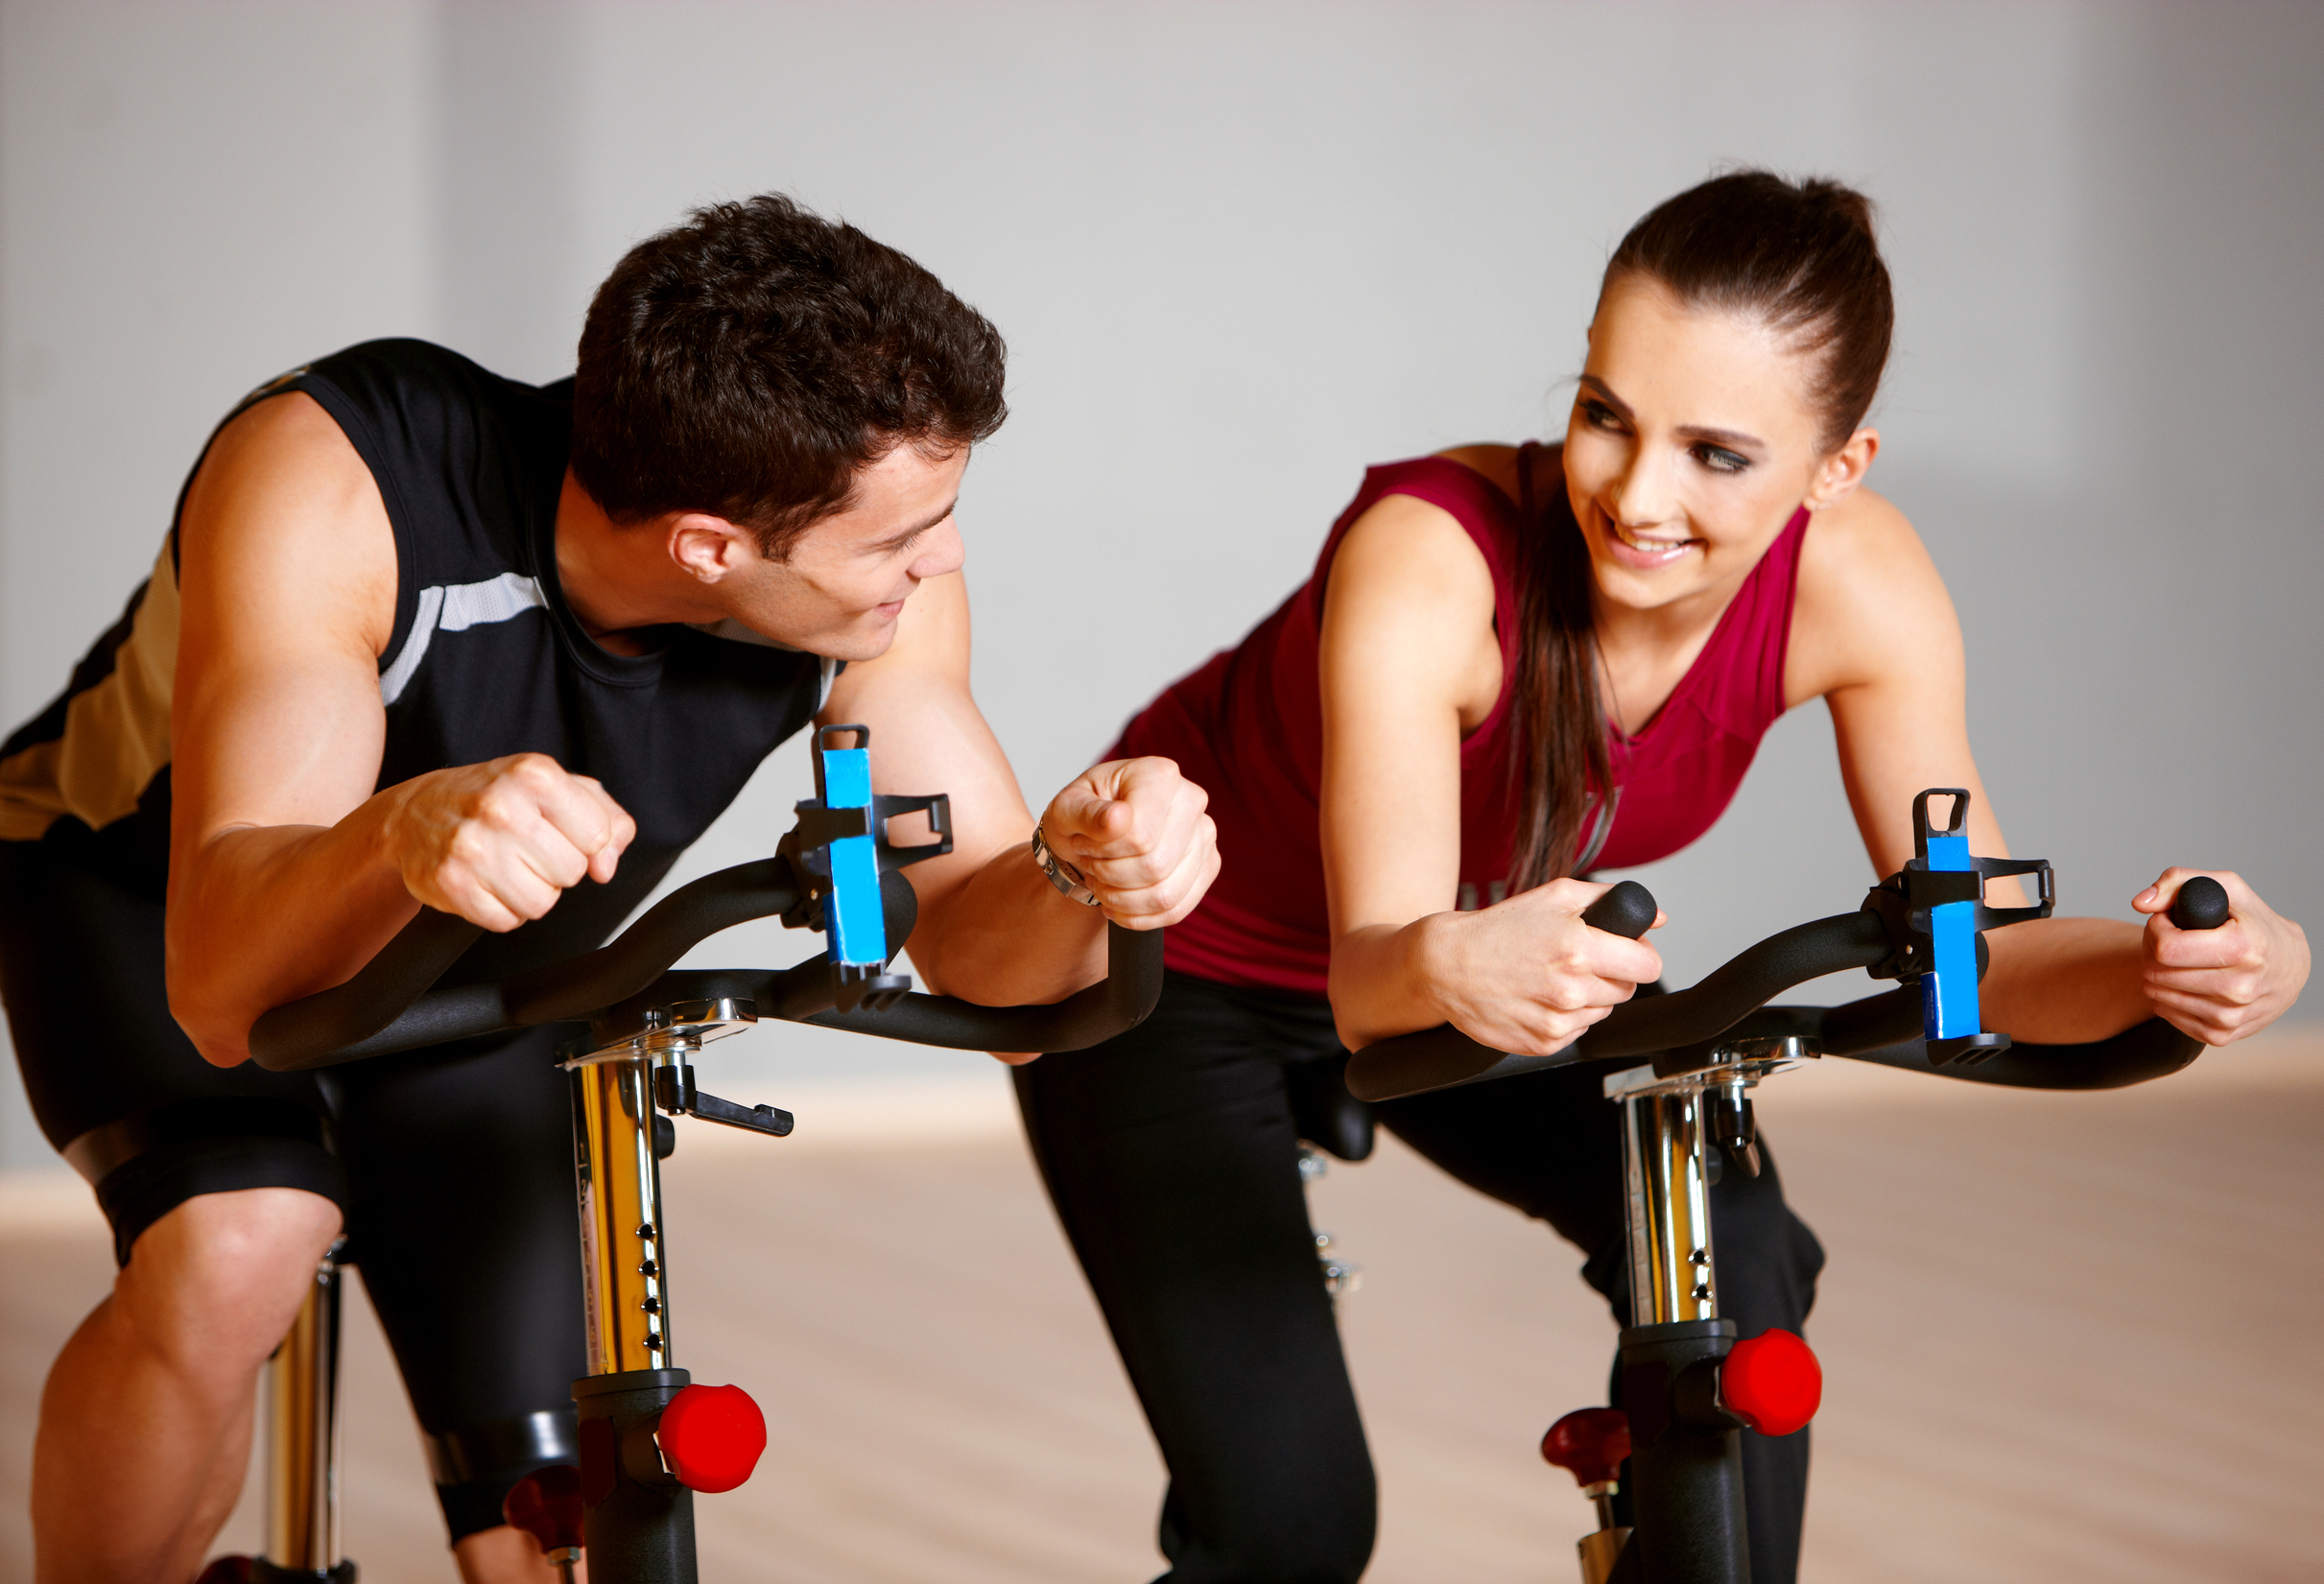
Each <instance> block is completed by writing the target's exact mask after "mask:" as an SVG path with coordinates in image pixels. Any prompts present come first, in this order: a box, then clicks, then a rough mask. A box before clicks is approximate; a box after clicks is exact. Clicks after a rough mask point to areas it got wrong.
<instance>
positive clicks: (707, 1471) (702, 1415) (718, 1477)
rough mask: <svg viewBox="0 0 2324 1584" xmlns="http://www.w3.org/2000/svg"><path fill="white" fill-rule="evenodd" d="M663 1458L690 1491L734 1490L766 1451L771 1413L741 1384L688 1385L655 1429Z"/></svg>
mask: <svg viewBox="0 0 2324 1584" xmlns="http://www.w3.org/2000/svg"><path fill="white" fill-rule="evenodd" d="M653 1439H654V1441H655V1443H656V1444H658V1445H659V1446H660V1447H661V1449H662V1462H663V1463H664V1464H665V1465H666V1466H667V1467H668V1468H669V1470H670V1472H671V1473H672V1474H673V1475H675V1476H676V1478H677V1482H678V1483H679V1484H681V1485H683V1486H685V1487H686V1488H687V1489H688V1490H691V1491H706V1492H712V1493H716V1492H718V1491H730V1490H732V1489H734V1487H735V1486H737V1485H739V1484H741V1483H742V1482H743V1481H744V1480H746V1479H747V1478H750V1471H751V1470H752V1469H754V1468H757V1467H758V1461H759V1454H760V1453H763V1452H765V1451H766V1450H767V1416H766V1415H765V1414H763V1413H761V1412H759V1406H758V1405H757V1404H756V1403H753V1402H752V1401H751V1400H750V1394H749V1393H748V1392H747V1391H745V1390H744V1389H743V1388H742V1387H740V1386H688V1387H687V1388H686V1389H685V1390H683V1391H681V1392H679V1393H678V1394H677V1395H676V1397H673V1398H671V1399H670V1406H669V1407H665V1408H663V1409H662V1421H661V1425H660V1426H659V1428H657V1429H656V1430H654V1432H653Z"/></svg>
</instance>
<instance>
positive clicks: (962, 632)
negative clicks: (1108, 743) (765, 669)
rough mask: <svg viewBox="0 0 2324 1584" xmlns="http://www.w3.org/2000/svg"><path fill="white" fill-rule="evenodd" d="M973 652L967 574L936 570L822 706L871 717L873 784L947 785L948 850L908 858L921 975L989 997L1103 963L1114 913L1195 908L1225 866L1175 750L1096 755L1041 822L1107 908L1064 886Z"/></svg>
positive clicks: (1012, 996) (1038, 988)
mask: <svg viewBox="0 0 2324 1584" xmlns="http://www.w3.org/2000/svg"><path fill="white" fill-rule="evenodd" d="M968 655H969V622H968V598H967V592H966V589H965V587H964V585H963V584H962V582H961V579H960V574H958V573H953V574H950V575H947V576H945V577H942V578H935V579H929V580H928V581H927V582H926V583H923V584H922V585H921V586H920V588H919V590H918V592H917V593H915V594H914V595H913V598H912V601H911V603H909V604H907V605H906V606H905V608H904V612H903V615H902V616H901V617H900V618H899V620H898V627H897V630H896V638H895V643H894V645H893V646H892V647H891V648H890V649H889V650H888V652H887V653H885V654H883V655H881V656H880V657H879V658H878V659H876V660H870V661H865V662H862V663H859V664H856V665H851V666H849V667H848V668H847V670H846V671H845V672H844V673H843V674H842V675H841V677H840V680H839V683H838V684H837V685H836V686H835V687H834V688H833V689H832V694H831V697H830V699H829V700H828V701H827V702H826V703H825V706H824V709H823V712H822V715H821V716H820V717H819V719H820V720H821V721H823V722H824V723H826V724H829V723H835V722H842V721H861V722H863V723H864V724H866V725H868V726H870V727H871V728H872V755H871V766H872V776H873V779H874V782H875V783H876V785H877V787H878V790H879V791H881V792H906V793H912V792H947V793H949V794H950V795H951V798H952V808H953V832H954V835H953V841H954V846H953V851H952V853H951V854H950V855H949V856H948V857H945V858H941V859H932V860H930V861H928V862H927V863H919V864H915V865H913V868H912V870H911V878H912V883H913V888H914V889H915V890H916V891H917V892H918V894H919V899H920V923H919V925H918V927H917V928H916V929H915V930H914V932H913V937H912V946H911V950H912V960H913V966H914V967H915V968H916V969H918V970H919V973H920V975H921V977H922V978H923V979H924V980H926V981H928V983H929V984H930V985H931V986H932V987H934V988H938V989H941V990H943V991H944V992H946V993H948V994H951V995H957V996H960V997H963V998H964V999H967V1000H970V1001H976V1002H981V1003H983V1004H984V1005H1014V1004H1018V1003H1028V1002H1050V1001H1055V1000H1058V999H1060V998H1062V997H1064V996H1067V995H1070V994H1071V993H1072V992H1073V991H1075V990H1077V989H1079V988H1080V987H1081V986H1082V985H1085V984H1089V983H1093V982H1095V981H1097V980H1099V979H1101V978H1103V976H1104V973H1105V950H1104V931H1103V923H1104V921H1105V920H1106V919H1108V918H1111V919H1113V920H1115V921H1116V922H1119V923H1122V924H1124V925H1126V926H1128V927H1129V928H1132V929H1153V928H1158V927H1160V926H1162V925H1165V924H1172V923H1175V922H1176V921H1177V920H1178V919H1180V918H1183V917H1184V916H1185V915H1186V914H1187V913H1188V912H1189V911H1191V910H1193V908H1194V906H1195V904H1196V903H1197V902H1198V901H1199V900H1200V899H1201V896H1202V893H1203V891H1204V890H1205V889H1207V888H1208V887H1209V885H1210V882H1211V880H1212V879H1213V878H1214V877H1215V876H1216V874H1217V873H1218V841H1217V837H1216V834H1215V832H1214V831H1213V829H1212V826H1211V822H1210V819H1209V816H1207V815H1205V814H1204V813H1203V808H1204V805H1205V803H1206V801H1207V799H1206V798H1205V796H1204V794H1203V792H1202V791H1201V789H1200V788H1198V787H1196V786H1195V785H1194V784H1193V783H1191V782H1189V781H1187V780H1185V779H1184V778H1183V777H1182V776H1180V775H1179V774H1178V772H1177V768H1176V767H1175V766H1174V765H1172V764H1171V763H1170V762H1169V761H1167V760H1160V759H1141V760H1130V761H1126V762H1123V763H1120V764H1114V765H1101V766H1098V767H1097V768H1094V769H1092V770H1089V771H1088V772H1086V773H1084V774H1083V775H1081V776H1079V777H1078V778H1076V779H1075V781H1074V782H1073V783H1072V784H1071V785H1069V786H1068V787H1066V788H1065V789H1064V791H1062V792H1059V793H1058V794H1057V795H1056V797H1055V798H1054V799H1052V800H1051V801H1050V803H1049V805H1048V808H1047V809H1046V811H1045V812H1044V814H1043V816H1042V828H1043V834H1044V835H1045V836H1046V837H1047V838H1048V839H1049V840H1050V842H1051V845H1052V847H1053V848H1054V849H1055V851H1057V852H1058V853H1059V854H1060V855H1061V856H1063V857H1065V858H1066V859H1067V860H1068V861H1069V862H1071V863H1074V864H1075V865H1076V866H1077V867H1079V868H1080V869H1081V870H1082V872H1083V874H1084V876H1085V878H1086V879H1087V880H1088V882H1089V884H1090V886H1091V887H1092V888H1093V889H1095V890H1096V891H1097V892H1098V894H1099V896H1100V898H1101V900H1102V902H1103V908H1102V909H1099V908H1088V907H1084V906H1082V905H1081V904H1079V903H1077V902H1072V901H1069V900H1068V899H1066V898H1065V897H1064V896H1062V895H1060V894H1059V893H1058V892H1057V891H1056V890H1055V887H1052V886H1051V885H1050V883H1049V881H1048V878H1047V877H1046V876H1045V875H1043V874H1042V872H1041V870H1040V869H1039V868H1038V867H1037V866H1036V865H1035V864H1034V863H1033V861H1032V854H1031V851H1030V847H1029V843H1030V840H1031V838H1032V826H1033V819H1032V813H1031V811H1030V810H1028V809H1027V808H1026V805H1025V795H1024V793H1023V792H1021V791H1019V790H1018V787H1017V780H1016V776H1015V773H1014V772H1013V771H1011V770H1010V768H1009V767H1008V758H1007V756H1006V755H1004V754H1003V753H1002V751H1001V745H1000V744H999V742H997V741H996V740H995V739H994V737H993V735H992V730H991V728H990V727H989V726H987V725H986V724H985V722H984V716H983V714H982V713H981V712H980V711H979V710H978V709H977V705H976V700H975V699H974V698H973V697H971V696H970V694H969V689H968ZM895 835H896V837H897V839H899V840H910V839H912V833H910V832H908V831H905V830H900V829H899V830H898V831H897V832H896V833H895Z"/></svg>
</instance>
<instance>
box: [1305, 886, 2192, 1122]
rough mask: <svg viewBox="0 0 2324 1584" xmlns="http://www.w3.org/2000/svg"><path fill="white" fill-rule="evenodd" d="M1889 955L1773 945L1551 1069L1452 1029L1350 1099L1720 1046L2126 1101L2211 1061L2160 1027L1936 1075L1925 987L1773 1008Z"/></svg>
mask: <svg viewBox="0 0 2324 1584" xmlns="http://www.w3.org/2000/svg"><path fill="white" fill-rule="evenodd" d="M1655 911H1656V909H1655V906H1654V900H1653V898H1652V896H1651V895H1650V894H1649V893H1648V891H1647V888H1646V887H1643V886H1641V885H1639V884H1638V883H1637V882H1636V881H1628V880H1625V881H1623V882H1622V883H1621V884H1619V885H1617V886H1615V887H1613V889H1611V890H1609V891H1607V892H1606V893H1605V894H1604V895H1603V896H1601V897H1600V898H1599V900H1598V901H1597V902H1595V903H1593V904H1592V905H1591V906H1590V907H1589V908H1588V909H1587V910H1585V911H1584V912H1583V913H1582V915H1581V916H1582V921H1583V922H1584V923H1586V924H1589V925H1590V926H1591V927H1592V928H1595V929H1601V930H1605V931H1608V932H1609V933H1612V934H1622V935H1625V936H1627V937H1629V938H1631V939H1633V940H1634V939H1636V938H1637V937H1638V936H1639V935H1641V934H1645V932H1646V930H1647V928H1648V926H1649V925H1650V924H1652V923H1653V921H1654V914H1655ZM2171 918H2172V921H2173V922H2174V923H2176V924H2177V925H2178V926H2179V927H2180V928H2181V929H2194V930H2208V929H2217V928H2218V927H2219V926H2220V925H2222V924H2224V923H2226V922H2227V918H2228V908H2227V894H2226V891H2225V889H2224V888H2223V887H2220V886H2219V884H2218V883H2217V881H2213V880H2210V879H2209V878H2208V877H2204V876H2197V877H2195V878H2194V879H2193V880H2190V881H2188V882H2187V883H2186V884H2185V886H2184V887H2182V888H2181V891H2180V896H2179V900H2178V902H2176V903H2174V904H2173V906H2172V909H2171ZM1891 950H1892V946H1891V944H1890V941H1889V938H1888V934H1887V931H1886V929H1885V927H1884V926H1883V924H1882V922H1881V920H1880V919H1879V917H1878V916H1877V915H1875V914H1874V913H1872V912H1870V911H1866V910H1859V911H1857V912H1853V913H1840V914H1838V915H1836V916H1834V917H1831V918H1822V919H1817V920H1815V921H1814V922H1813V923H1809V924H1801V925H1797V926H1795V927H1793V928H1791V929H1789V930H1785V931H1782V932H1780V933H1779V934H1773V935H1770V936H1768V937H1767V939H1765V940H1763V941H1761V942H1759V944H1757V945H1755V946H1752V947H1749V948H1747V949H1746V950H1744V951H1743V952H1742V953H1740V954H1738V955H1737V956H1736V957H1732V958H1731V959H1729V960H1728V961H1727V962H1725V963H1724V964H1722V965H1721V966H1719V968H1717V969H1715V970H1714V971H1713V972H1712V973H1711V975H1710V976H1709V977H1708V978H1706V979H1704V980H1703V981H1701V982H1700V983H1698V984H1696V985H1694V986H1693V987H1691V988H1689V989H1685V990H1679V991H1675V992H1673V993H1672V994H1669V995H1658V996H1642V997H1638V998H1636V999H1633V1000H1631V1001H1628V1002H1625V1003H1624V1004H1623V1005H1620V1006H1617V1007H1615V1008H1614V1009H1613V1010H1612V1011H1610V1012H1608V1013H1607V1014H1606V1015H1605V1016H1604V1017H1603V1018H1601V1019H1600V1020H1599V1022H1598V1023H1596V1024H1595V1025H1593V1026H1592V1027H1591V1028H1589V1029H1588V1030H1587V1031H1585V1032H1584V1033H1583V1034H1582V1035H1581V1037H1580V1038H1578V1039H1577V1040H1575V1041H1574V1042H1573V1043H1572V1044H1571V1045H1568V1046H1567V1047H1566V1048H1565V1049H1564V1050H1562V1051H1558V1052H1553V1053H1552V1054H1550V1055H1546V1056H1528V1055H1512V1054H1509V1053H1507V1052H1501V1051H1496V1050H1494V1049H1492V1048H1491V1047H1490V1046H1487V1045H1483V1044H1481V1043H1480V1042H1478V1041H1477V1040H1474V1039H1472V1038H1470V1037H1469V1036H1468V1035H1467V1034H1464V1033H1462V1032H1461V1031H1460V1030H1459V1029H1458V1028H1454V1027H1452V1026H1451V1025H1450V1024H1442V1025H1439V1026H1438V1027H1436V1028H1424V1029H1420V1030H1418V1031H1417V1032H1414V1033H1410V1034H1399V1035H1396V1036H1395V1037H1393V1038H1390V1039H1385V1040H1381V1041H1380V1042H1378V1043H1377V1044H1374V1045H1369V1046H1366V1047H1365V1048H1364V1049H1363V1050H1361V1051H1359V1052H1356V1053H1355V1054H1354V1056H1352V1057H1351V1058H1350V1059H1349V1061H1348V1065H1347V1086H1348V1089H1349V1091H1350V1092H1351V1093H1353V1094H1354V1095H1355V1096H1356V1097H1357V1098H1358V1099H1366V1100H1385V1099H1400V1098H1402V1097H1404V1096H1406V1095H1416V1094H1422V1093H1425V1092H1427V1091H1429V1090H1432V1089H1446V1088H1452V1087H1454V1086H1456V1085H1459V1084H1467V1083H1477V1082H1482V1081H1484V1080H1486V1079H1491V1078H1503V1077H1513V1076H1517V1075H1518V1074H1520V1073H1531V1072H1538V1071H1541V1070H1543V1069H1545V1068H1551V1067H1566V1066H1571V1065H1573V1064H1575V1063H1577V1062H1584V1061H1599V1060H1605V1059H1609V1058H1616V1057H1623V1056H1646V1055H1651V1056H1653V1057H1654V1058H1655V1062H1654V1065H1655V1069H1656V1071H1657V1072H1663V1073H1666V1075H1668V1074H1676V1073H1683V1072H1689V1071H1693V1070H1695V1069H1697V1068H1700V1067H1703V1066H1705V1065H1708V1063H1709V1058H1710V1051H1711V1048H1712V1047H1713V1045H1714V1044H1729V1043H1733V1042H1736V1041H1739V1040H1745V1039H1772V1038H1783V1037H1797V1038H1800V1039H1803V1040H1807V1041H1811V1042H1813V1043H1814V1045H1815V1046H1816V1047H1817V1048H1818V1049H1819V1050H1820V1051H1821V1052H1822V1053H1823V1054H1825V1055H1833V1056H1851V1057H1855V1058H1856V1059H1858V1060H1862V1061H1871V1062H1876V1063H1878V1064H1880V1065H1882V1066H1887V1067H1897V1068H1902V1069H1905V1070H1907V1071H1911V1072H1922V1073H1936V1074H1940V1075H1942V1076H1947V1077H1957V1078H1964V1079H1968V1080H1970V1081H1972V1082H1981V1083H1996V1084H2002V1085H2005V1086H2008V1087H2013V1088H2027V1089H2116V1088H2122V1087H2124V1086H2126V1085H2129V1084H2133V1083H2144V1082H2146V1081H2147V1080H2148V1079H2150V1078H2158V1077H2162V1076H2166V1075H2167V1074H2170V1073H2175V1072H2177V1071H2178V1070H2179V1069H2180V1068H2182V1067H2185V1066H2186V1065H2187V1064H2188V1063H2189V1062H2192V1061H2193V1060H2194V1058H2195V1057H2196V1056H2197V1055H2199V1054H2200V1053H2201V1052H2202V1051H2203V1046H2202V1044H2201V1042H2199V1041H2197V1040H2195V1039H2194V1038H2193V1037H2192V1036H2190V1035H2187V1034H2184V1033H2181V1032H2180V1031H2179V1030H2178V1029H2176V1028H2172V1027H2171V1026H2170V1025H2169V1024H2168V1023H2165V1022H2164V1021H2163V1020H2162V1019H2160V1018H2149V1019H2147V1020H2146V1022H2144V1023H2141V1024H2138V1025H2135V1026H2134V1027H2132V1028H2127V1029H2124V1030H2123V1031H2122V1033H2119V1034H2116V1035H2114V1036H2112V1037H2111V1038H2108V1039H2102V1040H2093V1041H2089V1042H2086V1043H2083V1044H2075V1045H2039V1044H2028V1043H2025V1042H2014V1043H2012V1044H2011V1045H2010V1047H2009V1048H2008V1049H2007V1050H2006V1051H2004V1052H2000V1053H1999V1054H1997V1055H1995V1056H1993V1057H1991V1058H1989V1059H1987V1060H1984V1061H1982V1062H1979V1063H1977V1064H1975V1065H1969V1064H1963V1063H1954V1064H1948V1065H1943V1066H1939V1065H1936V1064H1934V1063H1932V1062H1931V1061H1930V1060H1929V1059H1928V1055H1927V1052H1926V1050H1925V1047H1924V1044H1923V1041H1922V1040H1921V1039H1920V1037H1919V1030H1920V1025H1921V1015H1922V1005H1921V993H1920V990H1919V988H1918V986H1916V985H1912V984H1905V985H1901V986H1899V987H1898V988H1896V989H1894V990H1890V991H1886V992H1885V993H1883V994H1880V995H1875V996H1867V997H1865V998H1864V999H1862V1000H1861V1001H1855V1002H1850V1003H1848V1004H1846V1005H1839V1006H1776V1005H1768V1004H1769V1003H1771V1002H1772V1001H1774V999H1775V998H1776V997H1777V996H1779V995H1781V994H1783V993H1784V992H1785V991H1786V990H1789V989H1790V988H1792V987H1793V986H1795V985H1799V984H1804V983H1806V982H1808V981H1810V980H1815V979H1821V978H1822V977H1824V976H1825V975H1827V974H1837V973H1841V972H1844V971H1846V970H1848V969H1851V968H1869V967H1872V966H1873V965H1875V964H1877V963H1879V962H1881V961H1882V960H1883V959H1884V958H1885V957H1888V955H1889V954H1890V952H1891Z"/></svg>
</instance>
